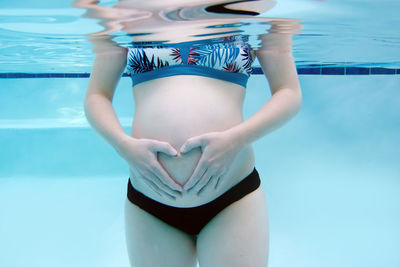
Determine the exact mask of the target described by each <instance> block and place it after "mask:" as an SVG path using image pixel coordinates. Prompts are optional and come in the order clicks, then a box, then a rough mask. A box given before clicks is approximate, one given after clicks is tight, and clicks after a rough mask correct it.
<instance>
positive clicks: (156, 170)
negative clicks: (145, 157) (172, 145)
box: [150, 160, 183, 192]
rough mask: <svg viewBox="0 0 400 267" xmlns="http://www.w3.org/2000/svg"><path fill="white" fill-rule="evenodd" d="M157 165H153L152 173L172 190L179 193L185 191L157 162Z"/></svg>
mask: <svg viewBox="0 0 400 267" xmlns="http://www.w3.org/2000/svg"><path fill="white" fill-rule="evenodd" d="M156 162H157V164H155V165H153V167H151V168H150V170H151V172H152V173H153V174H154V175H155V176H157V177H158V178H159V179H160V181H161V182H162V183H164V184H165V185H167V186H168V187H169V188H171V189H172V190H176V191H178V192H182V191H183V189H182V187H181V185H179V184H178V183H177V182H175V180H174V179H172V178H171V177H170V176H169V174H168V173H167V172H166V171H165V170H164V169H163V168H162V167H161V165H160V164H159V163H158V161H157V160H156Z"/></svg>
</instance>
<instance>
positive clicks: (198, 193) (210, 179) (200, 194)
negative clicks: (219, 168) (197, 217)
mask: <svg viewBox="0 0 400 267" xmlns="http://www.w3.org/2000/svg"><path fill="white" fill-rule="evenodd" d="M214 181H215V177H214V176H211V177H210V178H209V179H208V182H207V183H206V184H205V185H204V186H203V187H202V188H200V190H199V191H198V192H197V195H198V196H202V195H203V192H204V191H206V189H208V188H209V187H210V186H211V185H212V184H213V182H214Z"/></svg>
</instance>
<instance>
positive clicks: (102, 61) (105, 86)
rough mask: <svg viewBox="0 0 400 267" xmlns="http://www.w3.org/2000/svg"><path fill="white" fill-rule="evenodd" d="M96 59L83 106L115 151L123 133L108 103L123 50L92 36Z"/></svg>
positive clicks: (123, 62) (121, 68)
mask: <svg viewBox="0 0 400 267" xmlns="http://www.w3.org/2000/svg"><path fill="white" fill-rule="evenodd" d="M92 43H94V50H95V53H96V58H95V60H94V63H93V68H92V71H91V74H90V78H89V85H88V88H87V91H86V97H85V102H84V109H85V114H86V118H87V120H88V121H89V123H90V124H91V126H92V127H93V128H94V129H95V130H96V131H97V132H98V133H99V134H100V135H101V136H102V137H103V138H104V139H105V140H106V141H107V142H108V143H109V144H110V145H111V146H112V147H113V148H114V149H115V150H117V151H118V148H119V143H120V142H121V141H122V140H123V139H124V138H126V137H127V136H128V135H127V134H126V133H125V131H124V129H123V128H122V126H121V124H120V123H119V121H118V117H117V115H116V114H115V111H114V108H113V106H112V100H113V96H114V92H115V88H116V86H117V84H118V81H119V79H120V77H121V74H122V72H123V71H124V68H125V66H126V49H125V48H122V47H119V46H116V45H115V46H113V45H111V44H108V42H107V41H106V40H100V39H97V40H96V39H92Z"/></svg>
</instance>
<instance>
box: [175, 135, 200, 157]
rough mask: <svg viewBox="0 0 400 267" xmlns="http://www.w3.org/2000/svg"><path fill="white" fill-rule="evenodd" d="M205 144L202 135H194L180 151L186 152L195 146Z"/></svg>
mask: <svg viewBox="0 0 400 267" xmlns="http://www.w3.org/2000/svg"><path fill="white" fill-rule="evenodd" d="M203 145H204V140H203V139H202V138H200V137H192V138H189V139H188V140H186V142H185V143H184V144H183V145H182V146H181V148H180V152H181V153H186V152H188V151H190V150H192V149H193V148H195V147H199V146H203Z"/></svg>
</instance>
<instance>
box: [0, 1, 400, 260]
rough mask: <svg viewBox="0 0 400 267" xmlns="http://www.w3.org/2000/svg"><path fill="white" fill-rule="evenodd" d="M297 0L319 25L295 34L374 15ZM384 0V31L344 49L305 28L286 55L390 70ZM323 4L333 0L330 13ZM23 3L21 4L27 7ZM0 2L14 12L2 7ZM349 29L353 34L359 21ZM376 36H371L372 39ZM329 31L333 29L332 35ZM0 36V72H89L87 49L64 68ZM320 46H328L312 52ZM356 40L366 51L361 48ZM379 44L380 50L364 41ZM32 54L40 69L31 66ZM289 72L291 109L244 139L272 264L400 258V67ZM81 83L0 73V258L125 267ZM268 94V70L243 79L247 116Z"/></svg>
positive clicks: (123, 90)
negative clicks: (393, 70)
mask: <svg viewBox="0 0 400 267" xmlns="http://www.w3.org/2000/svg"><path fill="white" fill-rule="evenodd" d="M288 2H289V1H283V3H285V4H288ZM300 2H301V3H304V7H308V9H304V8H303V9H301V7H298V9H297V10H294V11H292V12H287V15H288V16H289V15H290V16H292V17H296V14H298V15H299V16H303V17H305V18H307V17H306V16H305V15H304V14H308V15H309V13H310V12H311V11H312V12H315V13H316V14H317V13H320V17H313V18H314V19H315V21H314V20H313V19H310V20H309V21H312V22H313V23H309V22H307V21H306V23H305V24H306V25H307V23H309V25H310V27H311V29H312V30H310V31H309V32H308V31H306V29H305V33H310V34H311V33H317V32H321V33H326V32H330V31H331V30H332V29H331V28H330V27H325V28H324V27H323V26H321V27H320V28H316V27H317V26H318V22H319V23H321V25H325V26H326V25H328V24H329V22H332V20H329V19H331V18H332V17H333V16H334V15H335V14H336V15H337V14H339V13H340V12H339V10H348V11H347V12H348V13H346V12H344V13H343V12H342V13H340V14H341V16H345V15H347V16H350V15H349V13H351V12H350V11H349V10H351V8H356V9H353V10H357V11H360V10H364V11H368V12H366V13H365V14H364V13H357V12H355V14H356V15H357V16H355V17H358V18H363V19H364V20H363V21H367V20H368V18H370V17H368V16H367V14H371V13H372V12H373V10H376V7H375V6H373V5H374V4H373V2H372V1H371V2H369V1H368V2H367V4H362V3H361V2H360V1H349V3H351V5H349V6H348V9H347V8H344V6H341V4H343V3H342V2H340V1H337V2H336V3H335V4H333V3H329V2H328V1H327V2H326V3H323V2H317V1H300ZM387 3H388V5H387V8H386V9H383V7H384V6H379V7H380V8H382V9H381V10H386V11H387V14H388V15H387V16H385V18H384V20H383V21H382V20H378V21H376V20H375V21H376V23H377V24H379V27H382V24H384V23H385V22H386V23H387V24H386V25H387V26H388V27H387V28H383V27H382V30H381V31H380V30H379V29H380V28H379V27H377V28H373V27H372V28H371V31H370V33H371V34H370V35H368V30H367V29H366V30H365V31H364V32H358V33H359V35H357V36H355V37H354V38H355V39H356V38H358V37H360V38H361V37H363V38H364V39H362V40H364V41H365V43H363V44H365V45H363V46H360V45H359V44H360V43H359V42H356V41H355V40H352V39H351V38H349V37H348V35H346V36H344V35H342V37H343V40H344V39H346V40H347V41H346V42H347V43H346V42H344V43H343V42H342V43H340V42H339V43H340V45H339V44H337V43H336V42H334V41H333V39H329V36H330V35H329V34H326V35H325V37H323V38H322V37H321V38H322V39H323V40H321V39H318V38H317V39H318V41H316V40H317V39H307V38H306V37H305V36H301V37H298V39H297V40H298V41H297V42H296V43H295V46H296V50H295V53H294V55H295V59H296V63H297V64H298V65H303V64H305V63H307V64H309V63H310V64H311V63H321V64H323V63H332V62H335V63H336V66H340V65H341V63H343V62H358V63H365V64H367V63H368V64H369V65H368V66H374V64H377V65H379V66H388V67H389V68H390V67H397V66H398V65H397V63H396V62H399V60H398V59H399V58H398V57H399V55H400V53H394V51H397V52H400V51H399V46H398V45H399V41H398V39H397V35H395V34H392V33H393V31H391V30H390V29H392V27H391V26H390V25H392V24H390V22H391V21H393V20H394V17H391V16H390V14H392V13H390V12H391V10H393V3H394V2H393V1H387ZM389 3H391V5H389ZM2 4H3V3H2ZM323 4H326V5H325V6H324V5H323ZM328 4H330V5H331V6H330V7H334V9H332V12H331V13H329V12H328V11H327V10H328V8H327V5H328ZM317 5H320V6H317ZM3 7H4V6H2V8H3ZM33 7H34V6H32V5H30V4H29V3H28V2H26V6H25V8H27V9H29V8H33ZM310 7H313V8H316V9H311V8H310ZM7 8H17V7H13V6H12V4H10V5H9V6H7ZM45 8H46V7H45V6H44V7H43V10H44V11H46V9H45ZM51 8H66V6H65V7H60V6H54V7H53V6H51ZM281 8H282V7H281ZM374 8H375V9H374ZM43 10H42V11H43ZM278 10H279V9H278ZM281 10H282V9H281ZM3 11H4V9H3ZM44 11H43V12H44ZM47 11H48V10H47ZM47 11H46V12H47ZM305 11H307V12H308V13H307V12H305ZM317 11H320V12H317ZM322 11H323V12H322ZM334 11H335V12H334ZM4 12H5V11H4ZM274 12H278V11H274ZM279 14H281V15H282V14H283V13H277V14H276V15H277V16H278V15H279ZM327 14H331V17H329V18H328V19H327V21H325V24H324V23H322V22H323V21H322V20H321V17H323V16H324V15H325V16H327ZM361 14H364V15H365V16H362V15H361ZM310 18H311V16H310ZM317 18H318V19H319V21H318V20H317ZM72 21H73V20H72ZM370 21H371V24H369V25H372V20H370ZM67 22H68V21H67V20H66V24H67ZM15 25H17V26H18V23H16V24H15ZM50 25H51V24H50ZM338 25H339V24H338ZM340 25H341V27H344V26H343V25H344V24H340ZM6 26H8V27H10V21H8V22H7V21H6V22H5V21H2V22H1V23H0V28H1V29H0V30H3V31H5V29H6V28H7V27H6ZM350 26H351V27H349V28H357V29H358V27H359V26H361V25H359V24H356V23H355V24H350ZM389 26H390V27H389ZM65 27H66V28H68V27H67V26H65ZM393 28H395V27H393ZM346 29H348V28H346ZM8 30H9V28H8ZM43 31H44V30H43ZM332 32H333V31H332ZM375 33H380V34H381V35H378V36H381V39H380V41H379V42H378V43H376V42H377V41H376V37H377V35H375ZM331 35H332V36H340V31H336V32H335V34H331ZM4 36H5V35H2V38H1V40H2V46H1V51H2V54H1V56H2V58H1V61H0V70H1V72H2V73H4V72H17V71H21V72H27V71H34V72H37V73H41V72H46V71H48V72H52V71H53V72H57V71H58V72H66V71H69V70H71V68H72V67H76V69H77V71H78V72H85V71H88V69H87V67H88V65H89V60H88V59H87V58H89V59H90V57H91V55H89V54H85V55H84V56H83V58H85V59H84V60H82V63H81V64H80V65H78V64H77V63H76V62H77V61H78V60H77V61H74V60H76V59H74V58H72V59H70V60H71V61H70V64H72V65H69V66H68V67H65V66H66V65H65V64H66V63H65V62H68V61H62V62H64V65H62V64H60V68H58V67H57V65H56V66H54V65H52V64H51V63H49V58H47V56H48V55H49V54H46V55H44V56H46V60H43V61H40V51H36V50H35V54H34V55H33V56H32V57H33V59H34V60H33V61H32V62H29V64H27V65H23V64H22V63H21V62H20V61H18V59H15V61H11V59H12V58H13V57H16V56H17V54H15V53H16V52H15V50H7V48H6V45H4V44H6V43H7V42H8V41H7V39H6V38H5V37H4ZM371 36H373V38H372V37H371ZM389 37H392V38H389ZM310 38H311V37H310ZM327 38H328V39H327ZM370 39H374V40H375V41H372V40H370ZM313 40H314V41H316V42H315V43H313V42H312V41H313ZM368 40H370V42H369V41H368ZM382 40H384V41H382ZM311 43H313V44H312V45H311ZM383 43H387V44H388V46H387V47H384V46H383ZM32 46H33V47H35V44H34V43H32ZM381 46H382V47H381ZM317 47H320V48H321V49H326V50H324V51H325V52H326V51H335V52H332V53H330V54H327V53H325V54H324V53H322V52H321V51H318V52H316V54H312V53H310V51H313V49H315V48H317ZM332 47H335V48H337V50H335V49H332ZM357 47H359V49H358V50H363V51H364V52H366V51H367V52H369V53H361V52H360V53H358V51H356V50H357V49H356V48H357ZM375 47H380V49H379V50H374V49H372V48H375ZM302 48H304V49H302ZM385 48H386V49H385ZM24 49H27V48H26V47H24V48H23V49H22V51H25V50H24ZM81 49H82V50H84V49H83V48H81ZM331 49H332V50H331ZM26 51H27V50H26ZM79 51H80V50H79V49H77V51H76V53H78V54H79ZM352 51H353V52H354V51H356V52H357V53H355V52H354V54H352ZM89 52H90V51H89ZM65 53H66V52H65ZM335 53H336V54H335ZM50 54H51V53H50ZM66 54H67V53H66ZM352 55H354V56H353V57H352ZM65 58H67V56H65ZM50 59H51V58H50ZM86 60H87V61H86ZM35 62H36V63H37V64H38V68H36V69H35V68H33V69H32V68H28V66H34V64H35ZM50 62H51V60H50ZM74 62H75V63H74ZM74 64H76V65H74ZM53 68H54V69H53ZM299 78H300V83H301V86H302V91H303V105H302V109H301V111H300V112H299V113H298V114H297V116H296V117H294V118H293V119H292V120H291V121H290V122H289V123H287V124H286V125H284V126H283V127H281V128H279V129H278V130H276V131H274V132H272V133H271V134H269V135H267V136H265V137H264V138H263V139H261V140H258V141H257V142H255V143H254V144H253V147H254V149H255V153H256V167H257V169H258V171H259V173H260V176H261V179H262V186H263V188H264V189H265V191H266V195H267V202H268V208H269V217H270V252H269V253H270V261H269V263H270V264H269V267H292V266H296V267H337V266H341V267H376V266H382V267H398V266H400V255H399V253H398V251H400V242H399V240H400V227H399V226H400V166H399V164H398V163H399V160H400V155H399V151H400V135H399V133H400V116H399V114H400V94H399V91H398V90H399V88H400V76H399V75H300V76H299ZM87 82H88V80H87V78H30V79H27V78H25V79H18V78H13V79H11V78H4V79H0V266H2V267H3V266H4V267H25V266H29V267H47V266H48V267H64V266H65V267H66V266H68V267H69V266H76V267H87V266H96V267H114V266H120V267H128V266H129V263H128V257H127V253H126V248H125V237H124V225H123V201H124V199H125V197H126V185H127V179H128V166H127V164H125V162H124V161H123V160H122V159H120V158H119V157H118V155H117V153H116V152H115V151H113V150H112V148H111V147H109V146H108V145H107V144H106V143H105V142H104V141H103V140H102V139H101V137H99V136H98V135H97V134H96V133H95V132H94V131H93V130H92V129H91V128H90V127H89V126H88V124H87V122H86V119H85V117H84V114H83V106H82V103H83V98H84V94H85V89H86V86H87ZM129 88H130V80H129V78H128V77H123V78H122V79H121V81H120V83H119V85H118V88H117V91H116V96H115V99H114V102H113V105H114V107H115V109H116V112H117V115H118V117H119V118H120V122H121V124H122V125H123V126H124V129H125V130H126V132H127V133H129V132H130V129H129V126H130V124H131V119H132V115H133V111H134V105H133V101H132V95H131V90H130V89H129ZM269 97H270V93H269V89H268V85H267V81H266V79H265V77H264V76H263V75H253V76H252V77H251V78H250V80H249V83H248V89H247V95H246V100H245V106H244V114H245V117H246V118H248V117H249V116H251V115H252V114H254V113H255V112H256V111H257V110H258V109H259V108H260V107H261V106H262V105H263V104H264V103H265V102H266V101H267V100H268V99H269Z"/></svg>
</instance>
